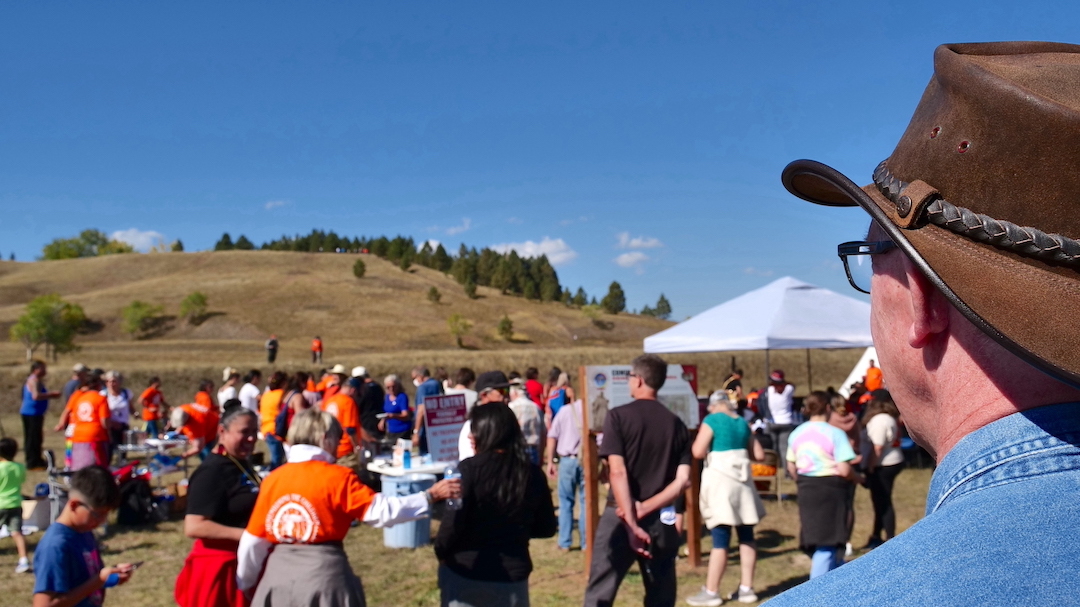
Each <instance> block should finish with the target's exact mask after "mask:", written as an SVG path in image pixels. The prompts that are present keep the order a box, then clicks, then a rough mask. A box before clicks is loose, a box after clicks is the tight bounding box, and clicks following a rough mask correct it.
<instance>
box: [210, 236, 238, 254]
mask: <svg viewBox="0 0 1080 607" xmlns="http://www.w3.org/2000/svg"><path fill="white" fill-rule="evenodd" d="M235 248H236V245H234V244H233V241H232V236H229V233H228V232H225V233H224V234H222V235H221V240H219V241H217V243H216V244H214V250H215V251H231V250H233V249H235Z"/></svg>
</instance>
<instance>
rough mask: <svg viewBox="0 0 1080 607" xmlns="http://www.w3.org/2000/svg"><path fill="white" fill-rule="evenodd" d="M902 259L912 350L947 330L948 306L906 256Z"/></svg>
mask: <svg viewBox="0 0 1080 607" xmlns="http://www.w3.org/2000/svg"><path fill="white" fill-rule="evenodd" d="M903 259H904V271H905V272H906V273H907V281H908V293H910V296H911V329H910V331H909V333H908V345H910V346H911V347H912V348H924V347H926V346H927V345H929V344H930V343H931V342H932V341H933V340H935V339H936V338H938V337H939V336H941V335H943V334H945V332H946V331H947V330H948V328H949V308H950V305H949V302H948V301H947V300H946V299H945V296H944V295H942V294H941V292H940V291H938V290H937V288H936V287H935V286H934V285H932V284H930V281H929V280H927V279H926V277H925V276H923V274H922V272H920V271H919V270H918V269H917V268H916V267H915V265H914V264H912V263H911V260H910V259H908V258H907V256H904V257H903Z"/></svg>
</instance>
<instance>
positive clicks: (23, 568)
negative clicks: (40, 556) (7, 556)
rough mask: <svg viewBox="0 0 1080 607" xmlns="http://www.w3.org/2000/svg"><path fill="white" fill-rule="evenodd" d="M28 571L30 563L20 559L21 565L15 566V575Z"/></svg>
mask: <svg viewBox="0 0 1080 607" xmlns="http://www.w3.org/2000/svg"><path fill="white" fill-rule="evenodd" d="M27 571H30V561H28V560H26V559H19V564H18V565H15V573H26V572H27Z"/></svg>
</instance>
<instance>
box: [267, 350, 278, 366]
mask: <svg viewBox="0 0 1080 607" xmlns="http://www.w3.org/2000/svg"><path fill="white" fill-rule="evenodd" d="M275 360H277V349H276V348H275V349H273V350H267V351H266V362H268V363H272V362H274V361H275Z"/></svg>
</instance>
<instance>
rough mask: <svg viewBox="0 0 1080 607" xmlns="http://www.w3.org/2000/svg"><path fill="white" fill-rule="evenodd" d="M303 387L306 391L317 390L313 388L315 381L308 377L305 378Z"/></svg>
mask: <svg viewBox="0 0 1080 607" xmlns="http://www.w3.org/2000/svg"><path fill="white" fill-rule="evenodd" d="M304 389H305V390H307V391H308V392H317V390H316V389H315V381H314V380H313V379H311V378H310V377H309V378H308V380H307V386H306V387H305V388H304Z"/></svg>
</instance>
